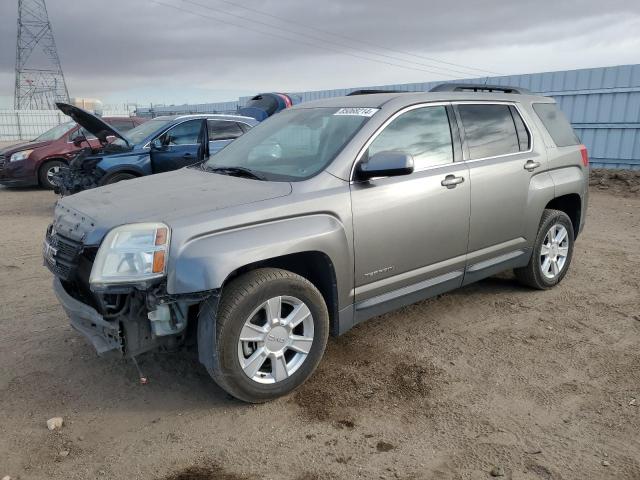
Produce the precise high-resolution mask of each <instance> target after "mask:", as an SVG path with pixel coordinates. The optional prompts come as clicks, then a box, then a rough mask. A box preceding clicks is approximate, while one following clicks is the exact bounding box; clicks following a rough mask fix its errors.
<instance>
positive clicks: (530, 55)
mask: <svg viewBox="0 0 640 480" xmlns="http://www.w3.org/2000/svg"><path fill="white" fill-rule="evenodd" d="M158 1H161V2H163V3H168V4H172V5H175V6H176V7H178V8H181V9H185V10H189V11H193V12H196V13H197V15H194V14H190V13H187V12H185V11H179V10H175V9H172V8H169V7H165V6H161V5H158V4H157V3H154V2H152V1H151V0H135V1H132V0H128V1H127V0H111V1H109V2H104V1H99V0H83V1H82V2H78V1H77V0H75V1H73V0H49V1H48V8H49V15H50V19H51V22H52V24H53V28H54V34H55V36H56V41H57V44H58V50H59V53H60V57H61V60H62V64H63V68H64V71H65V74H66V76H67V79H68V84H69V88H70V91H71V95H72V96H98V97H107V98H117V99H122V100H124V99H125V96H128V97H127V98H128V99H129V100H135V99H139V98H142V99H143V100H147V99H154V98H155V100H156V101H163V100H165V99H169V100H170V101H181V100H182V99H184V100H185V101H186V100H190V101H198V100H199V101H206V100H221V99H233V98H234V97H237V95H239V94H242V93H250V92H253V91H258V90H269V89H278V90H301V89H317V88H332V87H339V86H350V85H367V84H382V83H391V82H396V83H400V82H409V81H426V80H432V79H437V78H449V77H447V76H446V74H445V73H444V70H443V71H442V72H443V74H442V75H437V74H435V73H430V72H425V71H420V69H423V70H433V71H434V72H435V71H436V68H435V67H427V66H420V65H416V64H411V63H407V62H404V61H402V60H401V58H403V59H405V60H411V61H413V62H417V63H423V64H432V63H433V62H430V61H428V60H424V59H418V58H415V57H408V56H402V55H399V54H396V53H394V52H390V51H388V50H381V49H379V48H376V47H372V46H366V45H363V44H361V43H357V42H354V41H350V40H346V39H344V38H341V37H335V36H334V37H330V36H327V35H324V34H323V33H321V32H319V31H317V30H313V29H311V28H308V27H307V25H311V26H313V27H316V28H318V29H322V30H325V31H331V32H335V33H336V34H340V35H346V36H349V37H353V38H356V39H361V40H362V41H364V42H370V43H373V44H376V45H382V46H385V47H387V48H389V49H392V50H398V51H403V52H413V53H416V54H418V55H425V56H430V57H436V58H439V59H442V60H445V61H451V62H455V63H460V64H464V65H472V66H474V67H478V68H483V69H488V70H493V71H499V72H502V73H516V72H522V71H540V70H550V69H555V68H565V67H563V66H562V65H567V67H568V68H571V67H579V66H596V65H598V64H599V63H602V62H604V63H606V64H615V63H627V62H630V61H637V60H639V59H638V58H636V59H635V60H634V58H633V57H634V56H636V57H637V53H635V52H637V51H638V50H639V48H640V43H638V42H639V40H638V38H637V34H636V33H635V32H637V31H638V27H640V2H630V1H610V2H602V1H594V0H589V1H563V2H558V1H551V0H539V1H537V2H536V3H535V5H534V4H533V3H531V4H529V3H528V2H504V1H497V0H487V1H482V2H480V1H473V0H462V1H458V2H456V3H450V2H425V1H424V0H405V1H403V2H389V1H381V0H375V1H374V0H349V1H345V0H325V1H324V2H317V1H316V2H312V1H308V0H233V1H234V2H235V3H238V4H242V5H245V6H247V7H250V8H254V9H256V10H260V11H264V12H268V13H269V14H270V15H274V16H278V17H281V18H283V19H285V22H278V21H276V20H274V19H273V18H271V17H267V16H260V15H258V14H256V13H252V12H249V11H247V10H245V9H242V8H238V7H233V6H230V5H229V4H226V3H224V2H222V1H220V0H193V1H195V2H197V3H200V4H202V5H205V6H208V7H210V8H212V9H216V10H215V11H214V10H209V9H207V8H202V7H198V6H195V5H194V4H192V3H188V2H185V1H182V0H158ZM16 10H17V1H5V2H2V3H1V4H0V46H1V47H0V95H11V94H12V87H13V83H12V82H13V65H14V61H15V58H14V55H15V33H16V26H15V25H16ZM220 10H222V11H226V12H228V13H231V14H233V15H238V16H243V17H247V18H251V19H255V20H259V21H261V22H264V23H267V24H273V25H274V26H276V28H270V27H267V26H265V25H258V24H255V23H252V22H250V21H247V20H243V19H240V18H237V17H233V16H229V15H223V14H221V13H220V12H219V11H220ZM198 15H200V16H198ZM232 24H235V25H232ZM278 27H279V28H278ZM255 30H259V31H261V32H270V33H271V34H270V35H266V34H265V33H259V32H256V31H255ZM287 30H295V31H300V32H303V34H304V35H296V34H293V33H290V32H288V31H287ZM280 36H284V37H286V38H287V39H285V38H280ZM317 37H320V38H325V39H327V41H328V42H335V43H339V44H345V45H344V46H342V45H336V44H335V43H328V42H323V41H320V40H319V38H317ZM309 44H311V45H309ZM313 45H315V47H314V46H313ZM361 49H365V50H375V51H377V52H379V53H383V54H384V55H388V56H391V57H396V58H393V59H390V58H388V57H384V56H376V55H373V54H371V53H367V52H365V51H362V50H361ZM338 52H344V53H346V54H341V53H338ZM605 52H608V54H606V53H605ZM355 57H371V58H377V59H378V60H379V61H380V62H392V63H398V64H402V65H405V66H406V67H409V66H410V67H412V68H415V70H413V69H409V68H400V67H396V66H391V65H386V64H384V63H375V62H371V61H367V60H364V59H362V58H355ZM441 67H443V68H451V69H455V70H460V68H458V67H453V66H450V65H441ZM438 71H440V70H438ZM448 73H449V74H450V75H451V76H456V77H460V76H462V75H461V74H459V73H455V72H448ZM468 76H472V75H468Z"/></svg>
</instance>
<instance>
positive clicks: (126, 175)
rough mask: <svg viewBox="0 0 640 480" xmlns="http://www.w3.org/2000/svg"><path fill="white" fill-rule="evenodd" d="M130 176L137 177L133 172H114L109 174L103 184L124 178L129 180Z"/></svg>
mask: <svg viewBox="0 0 640 480" xmlns="http://www.w3.org/2000/svg"><path fill="white" fill-rule="evenodd" d="M132 178H138V177H137V176H136V175H134V174H133V173H127V172H121V173H114V174H113V175H111V176H109V177H108V178H107V179H106V180H105V181H104V183H103V184H104V185H111V184H112V183H118V182H122V181H124V180H131V179H132Z"/></svg>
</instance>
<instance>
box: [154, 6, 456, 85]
mask: <svg viewBox="0 0 640 480" xmlns="http://www.w3.org/2000/svg"><path fill="white" fill-rule="evenodd" d="M149 1H150V2H151V3H155V4H157V5H162V6H163V7H168V8H172V9H174V10H178V11H181V12H185V13H189V14H191V15H195V16H197V17H201V18H207V19H210V20H215V21H216V22H219V23H223V24H226V25H232V26H234V27H238V28H241V29H243V30H251V31H253V32H257V33H261V34H263V35H270V36H272V37H277V38H282V39H284V40H287V41H289V42H292V41H293V42H296V43H298V44H304V45H308V46H310V47H313V48H317V49H321V50H329V51H332V52H336V53H339V54H340V55H348V56H350V57H354V58H359V59H361V60H367V61H370V62H376V63H381V64H385V65H391V66H394V67H398V68H404V69H407V70H414V71H420V72H426V73H432V74H435V75H442V76H445V77H449V78H457V76H454V75H449V74H447V73H443V72H436V71H434V70H427V69H424V68H415V67H411V66H408V65H400V64H398V63H392V62H387V61H385V60H380V59H377V58H370V57H365V56H362V55H358V54H356V53H352V52H344V51H341V50H338V49H335V48H332V47H328V46H325V45H317V44H315V43H311V42H306V41H304V40H300V39H298V38H291V37H287V36H285V35H281V34H279V33H274V32H269V31H265V30H259V29H257V28H249V27H247V26H246V25H241V24H238V23H233V22H230V21H228V20H221V19H220V18H218V17H214V16H212V15H207V14H204V13H200V12H194V11H193V10H188V9H186V8H182V7H179V6H177V5H172V4H169V3H164V2H160V1H158V0H149Z"/></svg>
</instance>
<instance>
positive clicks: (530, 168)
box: [524, 160, 540, 172]
mask: <svg viewBox="0 0 640 480" xmlns="http://www.w3.org/2000/svg"><path fill="white" fill-rule="evenodd" d="M539 166H540V162H534V161H533V160H527V163H525V164H524V169H525V170H528V171H529V172H533V171H534V170H535V169H536V168H538V167H539Z"/></svg>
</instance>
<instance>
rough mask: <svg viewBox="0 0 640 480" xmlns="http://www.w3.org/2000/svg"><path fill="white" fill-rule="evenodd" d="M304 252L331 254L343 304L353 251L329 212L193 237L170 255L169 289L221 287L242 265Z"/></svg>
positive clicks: (350, 281) (175, 291) (174, 291)
mask: <svg viewBox="0 0 640 480" xmlns="http://www.w3.org/2000/svg"><path fill="white" fill-rule="evenodd" d="M302 252H321V253H323V254H325V255H327V257H329V259H330V260H331V262H332V263H333V266H334V269H335V277H336V282H337V284H338V285H337V290H338V292H339V298H338V302H339V304H340V305H344V304H345V302H346V301H347V297H348V292H349V291H350V290H351V287H350V286H352V285H353V256H352V253H351V249H350V248H349V241H348V237H347V233H346V231H345V228H344V225H343V224H342V222H341V221H340V220H339V219H337V218H336V217H334V216H332V215H328V214H314V215H308V216H302V217H294V218H286V219H281V220H275V221H271V222H267V223H262V224H259V225H249V226H244V227H240V228H236V229H230V230H224V231H220V232H214V233H211V234H207V235H204V236H200V237H195V238H192V239H190V240H188V241H186V242H185V243H184V244H183V245H182V246H180V247H179V249H178V251H177V252H172V255H170V260H169V265H168V272H169V273H168V277H167V290H168V292H169V293H171V294H180V293H191V292H200V291H204V290H213V289H217V288H220V287H222V285H223V283H224V281H225V279H226V278H227V277H228V276H229V275H230V274H231V273H233V272H234V271H235V270H237V269H238V268H240V267H243V266H245V265H249V264H252V263H255V262H260V261H264V260H269V259H272V258H275V257H280V256H283V255H289V254H294V253H302ZM345 292H346V293H345Z"/></svg>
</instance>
